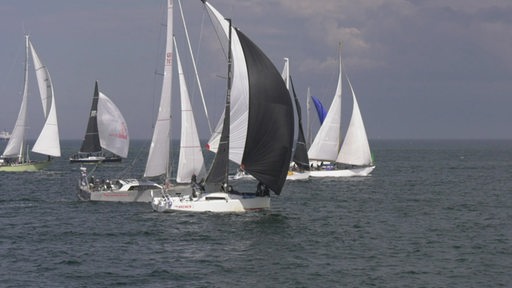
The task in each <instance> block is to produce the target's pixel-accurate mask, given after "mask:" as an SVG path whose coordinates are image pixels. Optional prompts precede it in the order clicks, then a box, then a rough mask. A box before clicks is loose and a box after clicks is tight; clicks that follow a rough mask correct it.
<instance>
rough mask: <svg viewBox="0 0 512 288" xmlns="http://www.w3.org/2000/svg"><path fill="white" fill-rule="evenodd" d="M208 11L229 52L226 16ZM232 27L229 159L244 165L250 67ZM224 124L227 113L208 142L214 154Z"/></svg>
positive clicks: (225, 50) (225, 52) (223, 46)
mask: <svg viewBox="0 0 512 288" xmlns="http://www.w3.org/2000/svg"><path fill="white" fill-rule="evenodd" d="M205 5H206V7H207V8H208V9H207V11H208V13H209V14H210V17H211V18H212V20H214V21H212V22H213V23H214V28H215V29H216V31H217V35H224V37H225V38H224V39H223V40H221V41H220V42H221V45H222V48H223V49H224V54H225V55H227V53H228V47H227V43H228V33H229V23H228V21H227V20H226V19H224V17H223V16H222V15H221V14H220V13H219V12H218V11H217V10H216V9H215V8H214V7H213V6H211V4H210V3H208V2H206V3H205ZM234 29H235V28H232V33H231V38H232V41H231V43H232V45H231V46H232V47H231V51H232V54H233V77H232V86H231V113H230V119H231V124H230V134H229V159H230V160H231V161H233V162H235V163H237V164H241V162H242V156H243V154H244V147H245V141H246V138H247V125H248V124H247V123H248V119H249V85H248V83H249V80H248V77H249V76H248V72H247V65H246V64H245V56H244V52H243V50H242V47H241V45H240V40H239V39H238V35H237V33H236V32H235V31H234ZM223 122H224V114H222V116H221V118H220V119H219V122H218V124H217V126H216V127H215V130H214V133H213V134H212V136H211V138H210V140H209V141H208V147H209V149H210V150H211V151H213V152H216V151H217V147H218V146H219V140H220V134H221V131H222V123H223Z"/></svg>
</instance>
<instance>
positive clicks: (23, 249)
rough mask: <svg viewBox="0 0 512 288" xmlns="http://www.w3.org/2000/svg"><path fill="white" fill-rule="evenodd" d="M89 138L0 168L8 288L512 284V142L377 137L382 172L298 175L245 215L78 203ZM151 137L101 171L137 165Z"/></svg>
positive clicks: (0, 274) (0, 238)
mask: <svg viewBox="0 0 512 288" xmlns="http://www.w3.org/2000/svg"><path fill="white" fill-rule="evenodd" d="M0 146H1V148H2V149H3V146H5V144H4V143H0ZM79 146H80V142H79V141H63V143H62V150H63V157H62V158H60V159H55V161H54V163H53V164H52V165H51V166H50V167H49V168H48V169H47V170H45V171H41V172H35V173H17V174H9V173H0V287H451V288H454V287H464V288H467V287H511V286H512V273H511V271H512V141H419V140H416V141H405V140H400V141H398V140H395V141H391V140H375V141H371V146H372V151H373V154H374V157H375V161H376V165H377V168H376V169H375V170H374V172H373V175H372V176H371V177H365V178H345V179H312V180H309V181H307V182H289V183H286V184H285V187H284V189H283V191H282V194H281V195H280V196H273V198H272V203H271V204H272V209H271V210H270V211H266V212H253V213H246V214H234V215H233V214H211V213H200V214H186V213H169V214H160V213H156V212H153V211H152V209H151V206H150V204H149V203H106V202H103V203H93V202H81V201H79V200H77V197H76V195H75V192H76V189H77V185H76V184H77V178H78V176H79V164H69V163H68V161H67V158H68V157H69V155H70V154H72V153H74V152H76V151H77V150H78V149H79ZM147 147H149V143H148V142H147V141H134V142H132V145H131V148H130V155H129V159H128V160H126V161H124V162H122V163H121V164H107V165H102V166H100V167H98V168H96V169H95V171H94V173H95V175H96V176H98V177H99V176H102V175H104V176H108V177H113V176H116V175H122V173H124V175H125V176H131V177H140V176H141V175H142V173H143V172H142V171H143V169H144V165H145V159H146V155H147ZM2 151H3V150H2ZM36 157H37V156H35V155H34V156H33V158H36ZM87 167H88V168H89V170H94V166H91V165H90V166H87ZM235 185H236V184H235ZM255 185H256V184H254V186H255Z"/></svg>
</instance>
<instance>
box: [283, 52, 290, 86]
mask: <svg viewBox="0 0 512 288" xmlns="http://www.w3.org/2000/svg"><path fill="white" fill-rule="evenodd" d="M281 77H283V80H284V83H285V84H286V89H288V90H290V61H289V59H288V58H284V67H283V71H282V72H281Z"/></svg>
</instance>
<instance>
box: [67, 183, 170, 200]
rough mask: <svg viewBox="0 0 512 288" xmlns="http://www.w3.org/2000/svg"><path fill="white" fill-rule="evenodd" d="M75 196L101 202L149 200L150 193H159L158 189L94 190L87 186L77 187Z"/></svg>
mask: <svg viewBox="0 0 512 288" xmlns="http://www.w3.org/2000/svg"><path fill="white" fill-rule="evenodd" d="M78 188H79V189H78V193H77V196H78V198H79V199H80V200H83V201H102V202H105V201H106V202H145V203H149V202H151V199H152V197H151V193H153V194H158V195H160V194H161V193H160V190H134V191H116V190H105V191H94V190H90V189H89V188H88V187H87V186H82V185H80V186H79V187H78Z"/></svg>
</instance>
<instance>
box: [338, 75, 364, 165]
mask: <svg viewBox="0 0 512 288" xmlns="http://www.w3.org/2000/svg"><path fill="white" fill-rule="evenodd" d="M347 81H348V85H349V87H350V90H351V92H352V99H353V101H354V104H353V108H352V117H351V118H350V123H349V126H348V129H347V134H346V135H345V140H344V141H343V145H342V146H341V149H340V153H339V155H338V158H337V160H336V162H339V163H344V164H350V165H361V166H362V165H372V155H371V152H370V144H369V143H368V137H367V136H366V130H365V128H364V123H363V117H362V116H361V111H360V110H359V105H358V104H357V99H356V94H355V93H354V89H353V88H352V84H351V83H350V80H349V79H348V77H347Z"/></svg>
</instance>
